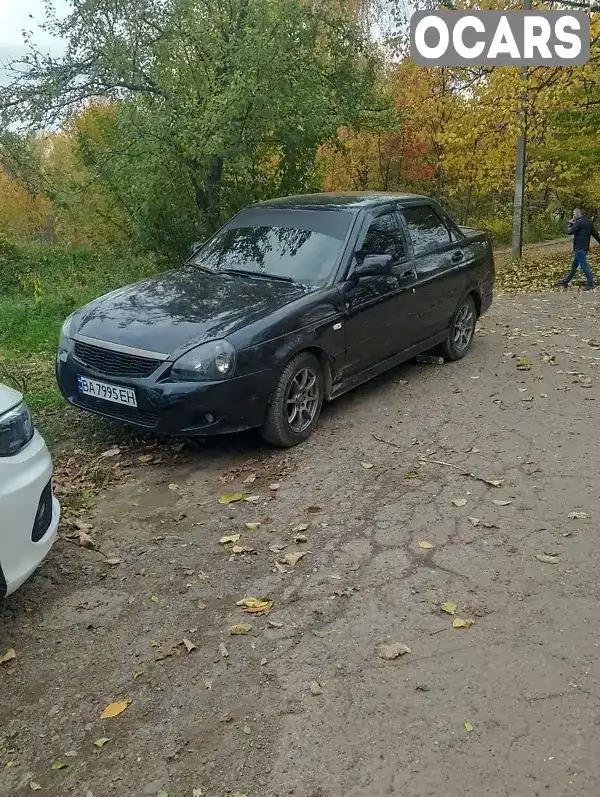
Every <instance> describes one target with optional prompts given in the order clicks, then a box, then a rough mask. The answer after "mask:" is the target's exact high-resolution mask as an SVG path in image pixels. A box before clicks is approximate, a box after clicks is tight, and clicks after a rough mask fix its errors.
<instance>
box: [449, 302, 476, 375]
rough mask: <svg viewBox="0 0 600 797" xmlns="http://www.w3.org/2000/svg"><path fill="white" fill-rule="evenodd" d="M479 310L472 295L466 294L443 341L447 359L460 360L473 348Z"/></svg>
mask: <svg viewBox="0 0 600 797" xmlns="http://www.w3.org/2000/svg"><path fill="white" fill-rule="evenodd" d="M476 323H477V310H476V308H475V302H474V301H473V297H472V296H466V297H465V298H464V299H463V300H462V302H461V303H460V305H459V306H458V309H457V311H456V313H454V317H453V318H452V321H451V322H450V327H449V329H448V336H447V338H446V340H445V341H444V342H443V343H442V355H443V356H444V357H445V359H446V360H460V359H462V357H464V356H465V354H466V353H467V352H468V351H469V349H470V348H471V345H472V343H473V336H474V335H475V325H476Z"/></svg>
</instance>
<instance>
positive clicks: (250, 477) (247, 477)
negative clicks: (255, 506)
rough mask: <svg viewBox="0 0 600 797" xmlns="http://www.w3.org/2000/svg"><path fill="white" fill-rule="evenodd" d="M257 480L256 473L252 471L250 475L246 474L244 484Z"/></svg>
mask: <svg viewBox="0 0 600 797" xmlns="http://www.w3.org/2000/svg"><path fill="white" fill-rule="evenodd" d="M255 481H256V473H251V474H250V475H249V476H246V478H245V479H244V481H243V482H242V484H254V482H255Z"/></svg>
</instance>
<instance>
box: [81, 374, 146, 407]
mask: <svg viewBox="0 0 600 797" xmlns="http://www.w3.org/2000/svg"><path fill="white" fill-rule="evenodd" d="M77 388H78V390H79V392H80V393H82V394H83V395H84V396H93V397H94V398H99V399H102V400H103V401H112V402H113V404H125V406H126V407H137V399H136V397H135V390H133V389H132V388H130V387H121V386H120V385H109V384H107V383H106V382H98V380H97V379H88V378H87V376H78V377H77Z"/></svg>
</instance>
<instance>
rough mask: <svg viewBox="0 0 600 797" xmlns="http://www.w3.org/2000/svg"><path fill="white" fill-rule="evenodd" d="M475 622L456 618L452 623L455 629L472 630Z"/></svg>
mask: <svg viewBox="0 0 600 797" xmlns="http://www.w3.org/2000/svg"><path fill="white" fill-rule="evenodd" d="M474 622H475V620H468V619H463V618H462V617H455V618H454V620H453V621H452V627H453V628H470V627H471V626H472V625H473V623H474Z"/></svg>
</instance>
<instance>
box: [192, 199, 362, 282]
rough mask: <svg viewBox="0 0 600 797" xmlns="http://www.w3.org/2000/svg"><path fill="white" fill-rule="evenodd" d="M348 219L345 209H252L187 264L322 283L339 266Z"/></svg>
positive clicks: (239, 217) (210, 241) (206, 245)
mask: <svg viewBox="0 0 600 797" xmlns="http://www.w3.org/2000/svg"><path fill="white" fill-rule="evenodd" d="M352 218H353V216H352V214H350V213H346V212H344V211H322V210H321V211H319V210H301V209H298V210H287V209H286V210H279V209H274V208H256V209H253V208H251V209H249V210H246V211H243V212H242V213H240V214H238V215H237V216H235V217H234V218H233V219H231V221H230V222H229V223H228V224H227V225H226V226H225V227H224V228H223V229H222V230H220V231H219V232H218V233H217V234H216V235H214V236H213V237H212V238H211V239H210V240H209V241H208V242H207V243H206V244H205V245H204V246H203V247H202V248H201V249H200V250H199V251H198V252H196V254H195V255H194V256H193V257H192V258H191V259H190V261H189V263H190V264H191V265H193V266H199V267H202V268H208V269H210V270H211V271H236V272H240V271H241V272H247V273H248V274H257V275H261V276H264V277H267V278H268V277H271V278H273V279H276V278H278V277H279V278H286V279H290V280H293V281H294V282H298V283H301V284H303V285H320V284H323V283H324V282H326V281H327V279H328V278H329V277H330V275H331V273H332V271H333V269H334V267H335V265H336V264H337V262H338V259H339V257H340V254H341V250H342V245H343V242H344V240H345V239H346V236H347V234H348V230H349V229H350V224H351V222H352Z"/></svg>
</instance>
